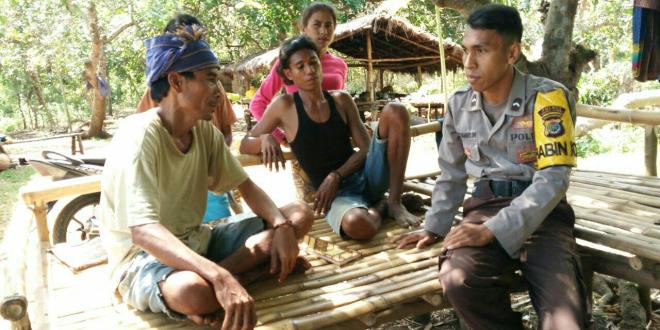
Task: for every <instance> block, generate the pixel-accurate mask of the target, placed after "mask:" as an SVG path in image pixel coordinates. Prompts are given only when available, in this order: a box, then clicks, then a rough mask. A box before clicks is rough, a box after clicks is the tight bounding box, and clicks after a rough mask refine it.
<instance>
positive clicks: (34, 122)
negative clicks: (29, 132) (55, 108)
mask: <svg viewBox="0 0 660 330" xmlns="http://www.w3.org/2000/svg"><path fill="white" fill-rule="evenodd" d="M32 94H34V92H33V89H32V88H30V92H29V93H28V97H27V104H28V107H29V108H30V112H31V113H32V116H30V118H31V119H32V128H34V129H37V128H39V121H38V119H39V118H38V117H37V109H35V108H34V104H32Z"/></svg>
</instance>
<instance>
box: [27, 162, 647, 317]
mask: <svg viewBox="0 0 660 330" xmlns="http://www.w3.org/2000/svg"><path fill="white" fill-rule="evenodd" d="M248 158H249V157H248ZM251 161H257V162H258V160H253V159H251V158H249V159H247V160H244V163H246V164H249V163H250V162H251ZM434 175H436V174H432V175H423V176H417V177H414V178H409V179H408V180H407V181H406V182H405V187H406V188H407V189H409V190H412V191H415V192H418V193H421V194H424V195H429V194H430V191H431V190H432V186H433V184H434V181H435V180H434ZM82 179H87V181H85V182H81V186H80V187H83V190H85V191H92V190H96V188H95V186H94V185H98V178H96V177H88V178H82ZM69 181H71V180H69ZM73 190H74V189H73V188H72V187H65V186H62V185H61V184H59V183H57V184H56V185H55V187H53V188H52V189H50V187H46V189H45V190H43V192H42V193H40V192H37V191H34V190H29V189H25V190H24V191H23V193H24V196H25V200H26V201H32V202H33V203H36V201H39V200H41V201H42V202H43V200H47V199H48V198H56V197H58V196H59V195H60V194H65V193H67V191H68V192H71V191H73ZM41 196H43V197H41ZM567 196H568V200H569V202H570V203H571V204H572V205H573V207H574V209H575V211H576V216H577V220H576V236H577V237H578V244H579V250H580V253H581V255H582V261H583V264H584V266H585V271H586V275H587V276H586V277H587V282H589V278H590V277H591V276H592V274H593V272H599V273H603V274H607V275H611V276H615V277H618V278H622V279H625V280H628V281H632V282H636V283H639V284H641V285H643V286H646V287H653V288H660V281H659V276H660V268H659V267H658V262H659V261H660V248H659V247H660V232H659V231H658V228H657V226H658V225H656V222H660V179H657V178H648V177H636V176H630V175H619V174H608V173H600V172H589V171H574V174H573V175H572V177H571V186H570V188H569V191H568V195H567ZM408 230H409V229H403V228H398V227H397V226H396V225H395V224H394V223H393V222H392V221H389V222H386V223H385V225H384V227H383V229H382V230H381V232H380V233H379V234H378V235H377V236H376V237H375V238H374V239H373V240H370V241H367V242H357V241H350V240H348V241H342V240H340V239H339V238H338V237H336V235H334V234H333V233H332V232H331V229H330V228H329V226H328V225H327V223H326V221H325V220H324V219H317V220H316V222H315V223H314V225H313V227H312V229H311V231H310V233H309V235H308V236H309V237H313V238H314V239H318V240H322V241H324V242H326V243H327V244H328V245H330V246H334V247H336V248H339V249H341V250H343V251H352V252H355V253H359V254H360V256H361V258H360V259H359V260H356V261H354V262H351V263H348V264H345V265H342V266H340V265H337V264H333V263H331V262H329V261H328V260H327V258H322V257H320V256H319V255H318V254H316V253H308V252H305V251H308V250H306V249H305V244H304V243H303V245H302V248H303V253H306V254H307V255H306V258H307V259H308V260H309V261H310V262H311V264H312V266H313V267H312V269H310V270H309V271H308V272H306V273H305V274H301V275H294V276H291V277H290V278H288V279H287V280H286V281H285V282H284V283H283V284H279V283H277V282H276V281H274V280H269V281H262V282H259V283H256V284H254V285H251V286H249V287H248V291H249V292H250V293H251V294H252V295H253V297H254V298H255V301H256V307H257V314H258V316H259V322H260V323H259V324H258V325H259V328H260V329H318V328H335V329H351V328H366V327H370V326H374V325H377V324H381V323H383V322H387V321H391V320H396V319H400V318H402V317H405V316H410V315H416V314H420V313H423V312H426V311H431V310H436V309H441V308H444V307H448V304H447V303H446V302H444V301H443V299H442V296H441V287H440V283H439V281H437V255H438V254H439V245H435V246H434V247H431V248H430V249H424V250H415V249H413V250H407V251H406V250H398V249H396V248H395V246H394V245H393V244H390V243H389V241H388V240H389V238H391V237H393V236H395V235H398V234H401V233H404V232H406V231H408ZM39 233H42V231H39ZM330 250H331V249H330ZM329 253H331V252H329ZM45 259H46V260H45V261H44V262H45V264H46V268H47V269H48V273H49V274H48V281H49V283H48V284H47V287H48V291H49V297H48V299H47V301H48V302H49V305H50V307H51V308H50V310H49V319H48V321H47V322H48V324H50V326H51V327H53V328H60V327H65V328H88V327H98V326H104V325H107V324H116V325H117V326H119V327H121V328H131V329H142V328H150V327H157V328H160V329H170V328H179V327H190V326H191V324H189V323H184V325H182V324H179V323H176V322H172V321H170V320H167V319H166V318H164V317H163V316H161V315H157V314H151V313H141V312H137V311H135V310H132V309H130V308H128V307H126V306H124V305H117V306H113V305H112V304H111V302H110V301H109V299H103V298H101V297H100V296H101V295H99V296H94V295H91V296H90V295H87V297H86V298H85V299H80V298H81V297H85V293H88V292H98V287H99V286H101V285H102V283H103V282H104V280H105V278H106V277H105V276H106V274H105V272H106V271H107V267H106V266H99V267H95V268H92V269H89V270H86V271H83V272H81V273H79V274H72V273H71V272H70V271H69V270H68V269H65V268H64V267H63V266H62V265H60V264H59V263H58V262H57V261H55V260H54V259H52V257H51V256H46V258H45ZM72 298H73V299H72ZM63 302H65V303H63ZM31 315H33V314H31ZM108 322H114V323H108Z"/></svg>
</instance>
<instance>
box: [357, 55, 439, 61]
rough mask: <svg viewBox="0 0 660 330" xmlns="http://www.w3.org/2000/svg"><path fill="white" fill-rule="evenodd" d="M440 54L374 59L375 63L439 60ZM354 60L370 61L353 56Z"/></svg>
mask: <svg viewBox="0 0 660 330" xmlns="http://www.w3.org/2000/svg"><path fill="white" fill-rule="evenodd" d="M439 58H440V56H416V57H401V58H377V59H372V60H371V61H372V62H373V63H392V62H406V61H419V60H437V59H439ZM351 60H354V61H360V62H368V61H369V59H367V58H351Z"/></svg>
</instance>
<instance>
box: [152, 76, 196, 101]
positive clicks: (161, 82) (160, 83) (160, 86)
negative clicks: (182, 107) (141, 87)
mask: <svg viewBox="0 0 660 330" xmlns="http://www.w3.org/2000/svg"><path fill="white" fill-rule="evenodd" d="M179 74H181V75H182V76H184V77H185V78H188V79H192V78H194V77H195V74H194V73H192V72H190V71H185V72H179ZM169 91H170V83H169V81H167V74H166V75H165V76H163V77H160V78H158V80H156V81H154V82H153V83H151V88H150V92H149V94H150V96H151V99H152V100H154V101H156V102H158V103H160V101H162V100H163V99H164V98H165V96H167V93H168V92H169Z"/></svg>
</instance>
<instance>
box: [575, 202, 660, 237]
mask: <svg viewBox="0 0 660 330" xmlns="http://www.w3.org/2000/svg"><path fill="white" fill-rule="evenodd" d="M573 209H574V210H575V216H576V217H577V218H579V219H584V220H588V221H592V222H597V223H600V224H603V225H607V226H612V227H616V228H620V229H622V230H626V231H629V232H631V233H635V234H640V235H644V236H648V237H651V238H655V239H658V240H660V230H659V229H658V228H655V227H652V225H649V224H645V223H641V222H637V221H630V219H626V220H620V219H621V218H618V217H610V216H608V215H599V214H596V213H595V212H585V210H584V209H582V208H579V207H575V206H574V207H573ZM594 211H596V210H594Z"/></svg>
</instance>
